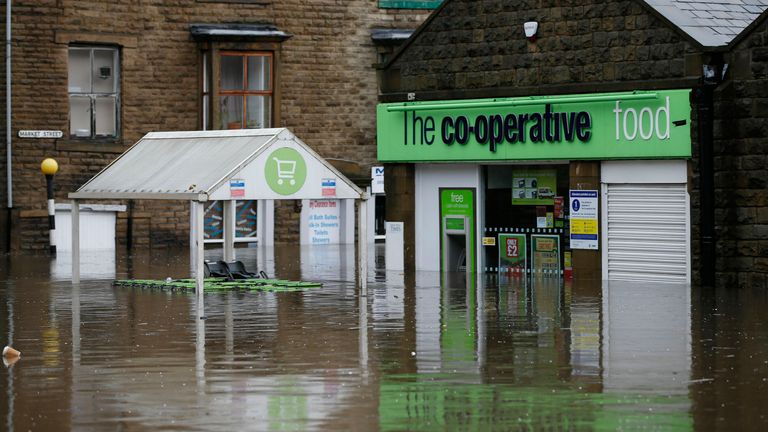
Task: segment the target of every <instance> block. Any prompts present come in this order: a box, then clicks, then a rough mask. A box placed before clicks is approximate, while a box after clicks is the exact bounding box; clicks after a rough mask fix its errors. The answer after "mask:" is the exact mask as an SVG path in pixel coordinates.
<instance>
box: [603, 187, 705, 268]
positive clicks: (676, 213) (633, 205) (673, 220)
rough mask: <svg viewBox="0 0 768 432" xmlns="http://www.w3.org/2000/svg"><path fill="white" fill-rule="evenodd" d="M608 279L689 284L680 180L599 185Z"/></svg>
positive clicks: (683, 190)
mask: <svg viewBox="0 0 768 432" xmlns="http://www.w3.org/2000/svg"><path fill="white" fill-rule="evenodd" d="M604 186H605V188H606V191H607V192H606V199H605V205H606V208H607V216H606V219H607V223H606V225H605V226H606V232H605V236H606V241H607V245H606V248H605V250H604V253H606V254H607V262H605V261H604V265H606V266H607V276H608V280H625V281H626V280H631V281H657V282H672V283H688V282H689V273H688V269H689V244H690V243H689V239H688V236H689V233H688V226H689V221H688V214H689V213H688V191H687V188H686V185H685V184H604Z"/></svg>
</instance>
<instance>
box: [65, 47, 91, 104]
mask: <svg viewBox="0 0 768 432" xmlns="http://www.w3.org/2000/svg"><path fill="white" fill-rule="evenodd" d="M69 92H70V93H90V92H91V51H90V50H88V49H77V48H70V49H69Z"/></svg>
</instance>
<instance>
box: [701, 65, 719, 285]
mask: <svg viewBox="0 0 768 432" xmlns="http://www.w3.org/2000/svg"><path fill="white" fill-rule="evenodd" d="M716 86H717V84H716V83H712V82H711V81H709V82H708V81H707V80H706V79H705V81H704V84H703V85H702V86H701V87H699V89H698V92H697V93H698V96H699V97H698V101H697V102H698V103H697V106H698V115H699V119H698V120H699V121H698V123H699V203H700V204H699V205H700V208H699V210H700V220H699V233H700V239H701V243H700V247H701V251H700V258H701V262H700V269H701V285H702V286H705V287H714V286H715V264H716V257H715V256H716V251H715V247H716V243H715V169H714V154H713V153H714V150H713V146H714V144H713V142H714V121H713V118H714V112H713V111H714V97H713V94H714V90H715V87H716Z"/></svg>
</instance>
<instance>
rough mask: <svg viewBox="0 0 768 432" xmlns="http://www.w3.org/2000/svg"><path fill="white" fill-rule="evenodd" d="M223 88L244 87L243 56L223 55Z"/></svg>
mask: <svg viewBox="0 0 768 432" xmlns="http://www.w3.org/2000/svg"><path fill="white" fill-rule="evenodd" d="M221 89H222V90H242V89H243V58H242V57H240V56H221Z"/></svg>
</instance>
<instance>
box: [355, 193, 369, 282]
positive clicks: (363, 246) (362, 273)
mask: <svg viewBox="0 0 768 432" xmlns="http://www.w3.org/2000/svg"><path fill="white" fill-rule="evenodd" d="M366 201H367V196H366V195H363V198H362V199H360V200H358V203H359V204H358V222H357V250H358V251H357V256H358V263H357V268H358V275H359V278H360V281H359V282H360V295H361V296H366V295H368V289H367V288H368V241H367V237H368V234H367V232H368V229H367V228H368V227H367V226H366V225H367V222H368V217H367V216H366V214H367V212H366V208H365V207H366V205H367V203H366Z"/></svg>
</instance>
